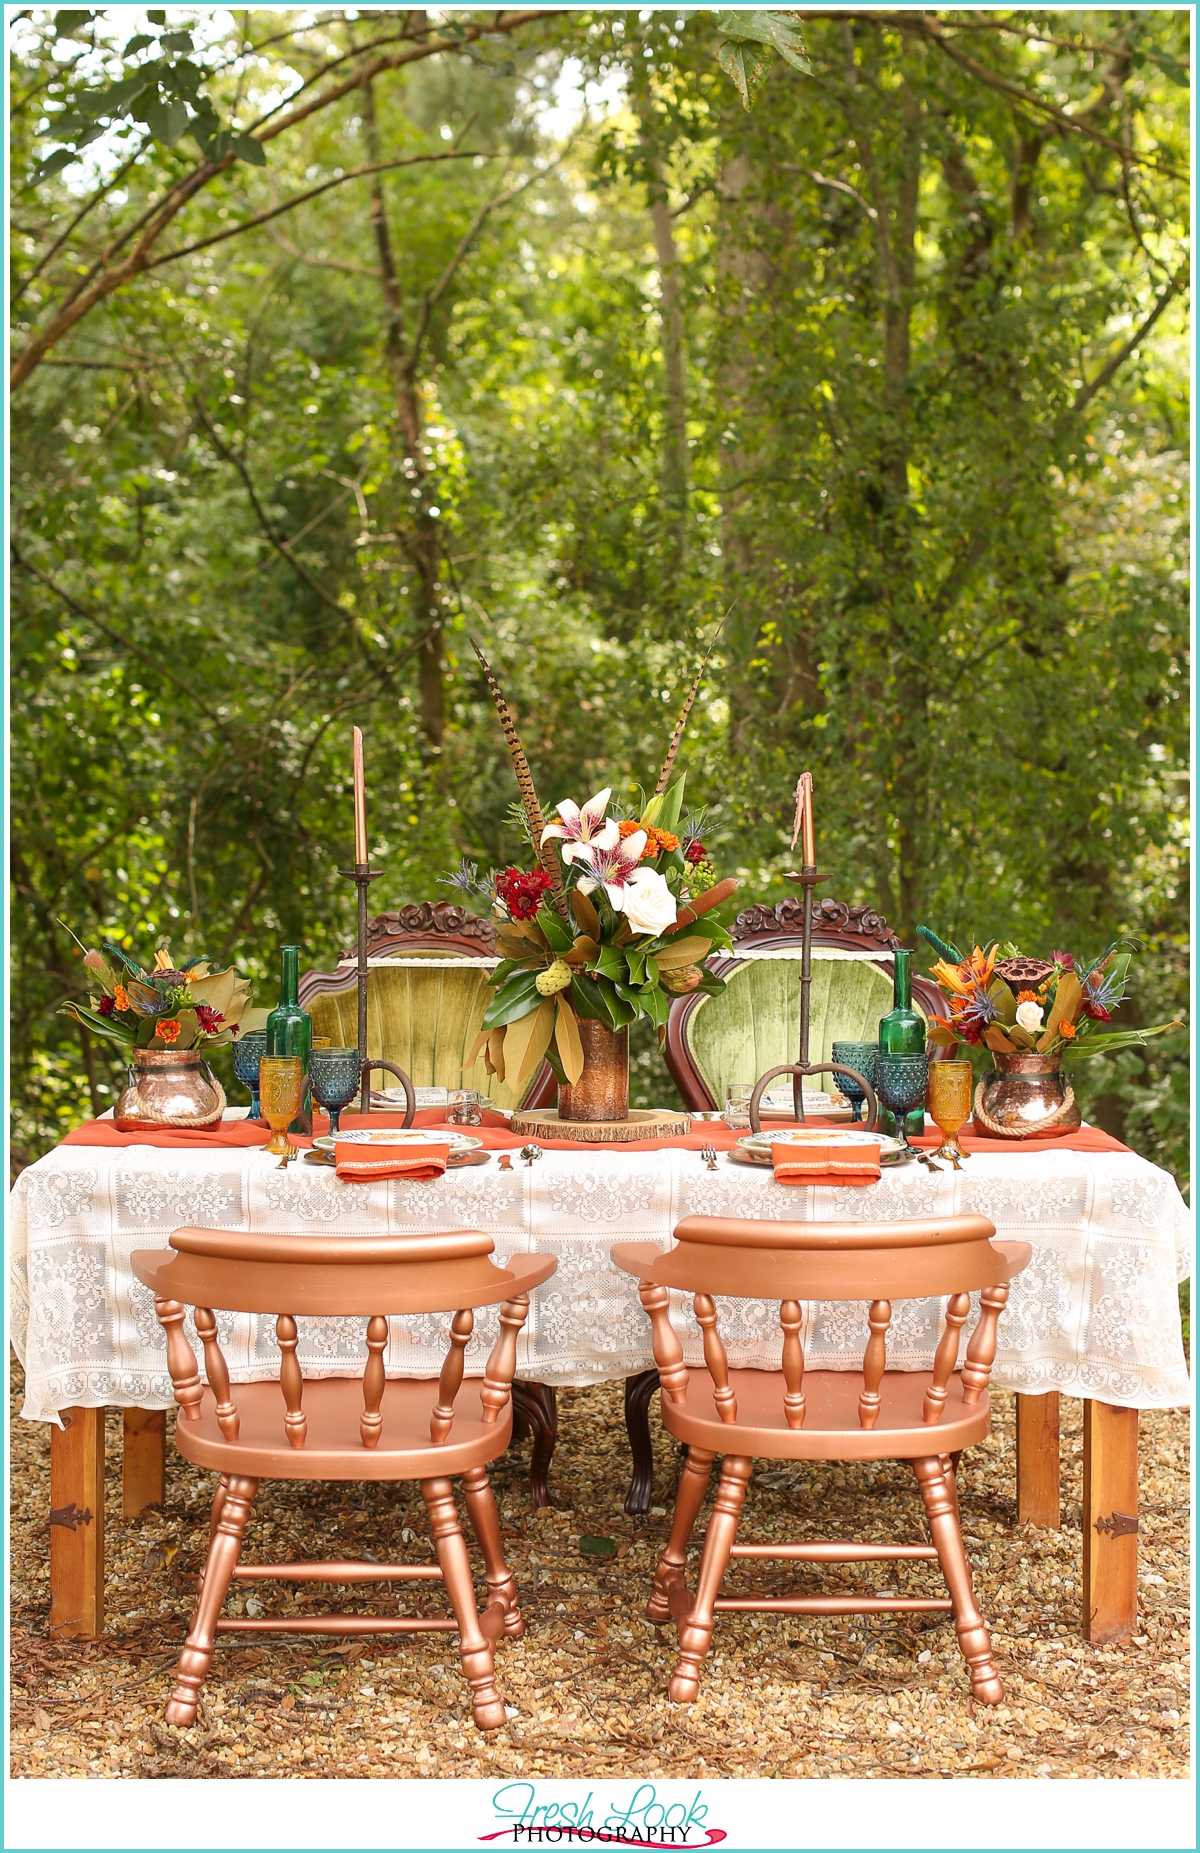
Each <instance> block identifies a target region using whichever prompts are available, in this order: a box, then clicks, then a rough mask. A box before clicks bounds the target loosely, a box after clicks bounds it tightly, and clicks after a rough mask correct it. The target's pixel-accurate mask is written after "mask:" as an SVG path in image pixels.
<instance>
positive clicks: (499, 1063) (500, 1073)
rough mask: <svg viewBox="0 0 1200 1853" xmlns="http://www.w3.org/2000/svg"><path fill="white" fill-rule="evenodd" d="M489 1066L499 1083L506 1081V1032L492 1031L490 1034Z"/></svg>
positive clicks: (488, 1047)
mask: <svg viewBox="0 0 1200 1853" xmlns="http://www.w3.org/2000/svg"><path fill="white" fill-rule="evenodd" d="M487 1066H488V1069H489V1071H490V1072H491V1073H492V1074H494V1075H495V1077H496V1079H497V1081H499V1082H501V1083H503V1080H504V1031H503V1030H502V1029H494V1030H491V1031H490V1032H489V1034H488V1046H487Z"/></svg>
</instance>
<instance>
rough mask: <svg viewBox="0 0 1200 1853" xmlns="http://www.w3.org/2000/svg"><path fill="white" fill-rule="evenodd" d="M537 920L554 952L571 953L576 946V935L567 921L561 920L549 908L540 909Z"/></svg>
mask: <svg viewBox="0 0 1200 1853" xmlns="http://www.w3.org/2000/svg"><path fill="white" fill-rule="evenodd" d="M535 918H536V920H537V924H538V925H539V926H540V927H541V929H542V932H543V933H544V934H545V935H546V938H547V939H548V940H549V941H550V947H551V950H552V951H554V952H570V950H571V947H572V946H573V945H574V944H575V935H574V933H572V931H571V929H570V927H569V926H568V925H567V923H566V921H565V920H561V919H560V918H559V916H558V915H557V914H556V913H553V912H552V911H551V909H550V908H548V907H539V909H538V911H537V914H536V916H535Z"/></svg>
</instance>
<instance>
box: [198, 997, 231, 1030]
mask: <svg viewBox="0 0 1200 1853" xmlns="http://www.w3.org/2000/svg"><path fill="white" fill-rule="evenodd" d="M196 1018H197V1021H198V1022H199V1024H200V1027H201V1029H202V1030H203V1031H204V1034H205V1035H206V1036H215V1035H216V1033H217V1026H218V1024H221V1023H223V1022H224V1021H225V1018H224V1017H223V1015H222V1014H221V1012H220V1011H219V1010H214V1009H213V1007H212V1005H211V1004H197V1005H196Z"/></svg>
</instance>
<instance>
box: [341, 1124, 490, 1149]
mask: <svg viewBox="0 0 1200 1853" xmlns="http://www.w3.org/2000/svg"><path fill="white" fill-rule="evenodd" d="M338 1138H339V1139H342V1140H344V1141H345V1142H346V1143H347V1144H350V1145H445V1144H446V1143H447V1142H449V1145H450V1150H451V1152H453V1153H455V1154H457V1153H459V1152H473V1151H475V1150H477V1148H478V1147H479V1146H481V1145H482V1144H483V1140H482V1139H474V1138H472V1137H471V1135H470V1133H466V1132H441V1131H439V1130H438V1129H437V1128H436V1127H433V1126H408V1127H392V1128H391V1129H390V1130H389V1128H387V1127H386V1126H378V1127H366V1126H363V1127H358V1128H356V1129H355V1130H354V1131H353V1132H339V1134H338ZM313 1144H314V1146H315V1147H316V1149H317V1150H318V1151H319V1152H331V1151H332V1150H333V1135H332V1133H328V1132H323V1133H321V1134H320V1135H319V1136H318V1137H317V1138H315V1139H314V1140H313Z"/></svg>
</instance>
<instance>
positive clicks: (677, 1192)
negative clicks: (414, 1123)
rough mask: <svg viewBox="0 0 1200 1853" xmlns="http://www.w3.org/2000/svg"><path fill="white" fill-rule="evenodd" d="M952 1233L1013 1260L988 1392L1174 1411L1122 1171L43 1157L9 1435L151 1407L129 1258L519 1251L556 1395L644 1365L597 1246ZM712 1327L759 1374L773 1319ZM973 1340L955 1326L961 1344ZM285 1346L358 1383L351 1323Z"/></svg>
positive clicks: (853, 1358) (1166, 1201)
mask: <svg viewBox="0 0 1200 1853" xmlns="http://www.w3.org/2000/svg"><path fill="white" fill-rule="evenodd" d="M969 1210H976V1211H980V1212H982V1213H983V1214H984V1215H986V1216H989V1217H990V1218H991V1220H992V1221H993V1222H994V1223H995V1224H996V1228H997V1230H998V1232H999V1234H1000V1235H1001V1236H1005V1237H1009V1238H1018V1239H1020V1240H1023V1241H1028V1242H1029V1243H1031V1244H1032V1247H1033V1259H1032V1261H1031V1262H1030V1265H1029V1267H1028V1268H1027V1269H1026V1270H1025V1272H1024V1273H1023V1274H1021V1275H1020V1276H1019V1277H1018V1279H1017V1280H1016V1281H1015V1283H1014V1285H1013V1288H1012V1293H1011V1296H1010V1298H1009V1303H1008V1307H1007V1310H1006V1311H1005V1313H1004V1316H1003V1318H1002V1319H1001V1322H1000V1343H999V1350H998V1352H997V1357H996V1367H995V1371H994V1373H993V1375H994V1381H995V1382H996V1383H997V1384H998V1385H1000V1386H1001V1387H1002V1388H1005V1389H1010V1390H1025V1391H1031V1392H1034V1393H1037V1392H1042V1391H1046V1390H1061V1391H1063V1392H1065V1393H1066V1394H1067V1395H1069V1396H1095V1397H1098V1398H1100V1399H1101V1400H1102V1401H1105V1402H1113V1403H1121V1404H1125V1405H1128V1406H1132V1407H1136V1408H1141V1409H1155V1408H1167V1407H1171V1406H1173V1405H1177V1404H1181V1403H1187V1402H1188V1401H1189V1400H1190V1385H1189V1380H1188V1374H1187V1366H1186V1363H1185V1359H1184V1355H1183V1348H1182V1342H1181V1338H1180V1331H1179V1318H1178V1310H1177V1303H1176V1284H1177V1282H1178V1281H1180V1280H1183V1279H1186V1278H1187V1276H1188V1274H1189V1272H1190V1266H1191V1257H1190V1250H1189V1244H1190V1237H1191V1217H1190V1214H1189V1212H1188V1210H1187V1208H1186V1207H1185V1205H1184V1203H1183V1200H1182V1198H1181V1197H1180V1195H1179V1192H1178V1190H1177V1189H1176V1186H1175V1183H1174V1181H1173V1180H1172V1179H1171V1178H1170V1177H1169V1176H1168V1175H1167V1174H1166V1173H1165V1172H1163V1171H1159V1170H1157V1169H1156V1168H1155V1167H1154V1166H1153V1165H1151V1164H1148V1163H1147V1162H1146V1161H1145V1160H1144V1159H1142V1158H1137V1157H1135V1156H1133V1155H1132V1154H1126V1153H1115V1152H1114V1153H1108V1152H1104V1153H1084V1152H1061V1151H1060V1152H1046V1151H1042V1152H1019V1153H1018V1152H1014V1153H1012V1154H1011V1155H1010V1154H1007V1153H1005V1154H995V1155H992V1154H987V1155H985V1154H981V1153H977V1154H976V1155H975V1156H974V1157H973V1158H971V1159H970V1160H969V1161H968V1163H967V1165H966V1166H965V1167H964V1169H963V1170H962V1171H961V1172H960V1173H954V1172H952V1171H946V1172H944V1173H942V1174H941V1175H938V1176H934V1175H931V1174H930V1173H929V1172H928V1171H926V1170H925V1169H924V1167H919V1166H913V1167H911V1168H910V1169H908V1170H905V1171H900V1172H885V1174H884V1177H883V1179H882V1181H881V1182H880V1183H879V1184H878V1185H876V1186H873V1187H871V1188H869V1189H865V1190H855V1189H841V1190H838V1189H825V1188H820V1189H816V1188H813V1187H810V1186H803V1187H800V1188H796V1187H794V1186H789V1185H783V1184H777V1183H776V1182H775V1180H774V1178H773V1176H772V1175H771V1173H770V1172H769V1171H759V1170H752V1169H750V1168H748V1167H745V1166H741V1165H734V1164H732V1163H731V1162H730V1161H729V1160H728V1159H727V1158H722V1159H721V1160H720V1163H719V1168H718V1170H716V1171H708V1170H707V1169H706V1168H705V1166H704V1164H703V1163H702V1161H701V1159H700V1157H699V1154H698V1153H696V1152H681V1151H661V1152H643V1153H628V1152H617V1151H611V1152H608V1151H599V1152H598V1151H594V1150H591V1149H587V1150H583V1151H580V1152H579V1153H577V1154H576V1153H570V1152H547V1153H546V1154H545V1156H544V1157H543V1158H542V1159H541V1160H539V1162H538V1163H536V1164H534V1165H532V1166H526V1165H524V1164H522V1163H521V1162H520V1161H519V1160H517V1161H516V1162H515V1164H514V1169H513V1170H512V1171H511V1172H503V1171H499V1170H497V1168H496V1165H495V1162H494V1161H493V1162H492V1163H491V1164H489V1165H487V1166H486V1167H482V1166H481V1167H479V1168H478V1169H471V1170H462V1171H456V1172H451V1173H449V1174H448V1175H447V1176H445V1177H443V1178H440V1179H438V1180H436V1181H434V1182H432V1183H413V1182H405V1181H402V1180H393V1181H391V1182H386V1183H376V1184H343V1183H341V1182H340V1181H339V1180H338V1178H337V1176H336V1174H335V1173H334V1172H333V1171H332V1170H326V1169H323V1168H321V1169H318V1168H317V1167H315V1166H310V1165H301V1164H296V1165H292V1166H290V1167H289V1168H288V1169H287V1170H286V1171H280V1170H279V1169H278V1167H277V1165H276V1163H275V1161H274V1160H273V1159H269V1158H266V1157H264V1155H263V1154H262V1153H261V1152H259V1151H245V1150H242V1149H230V1150H226V1151H213V1150H211V1149H210V1150H208V1151H194V1152H185V1151H166V1150H160V1149H156V1148H153V1147H150V1146H129V1147H126V1148H124V1149H123V1150H119V1151H117V1150H109V1149H107V1148H100V1147H89V1146H60V1147H59V1148H58V1149H57V1150H56V1151H54V1152H51V1153H48V1154H47V1156H46V1157H45V1158H42V1159H39V1161H38V1163H37V1164H35V1165H32V1166H30V1168H29V1169H28V1170H26V1171H24V1172H23V1173H22V1174H21V1176H20V1177H19V1178H18V1180H17V1183H16V1185H15V1187H14V1189H13V1192H12V1196H11V1199H10V1203H9V1231H10V1256H11V1260H10V1285H11V1311H12V1322H11V1330H12V1337H13V1342H14V1344H15V1346H16V1349H17V1352H18V1354H19V1355H20V1357H21V1359H22V1362H23V1363H24V1365H25V1373H26V1400H25V1408H24V1414H25V1415H26V1416H28V1417H30V1418H33V1419H35V1420H47V1419H49V1418H51V1417H52V1416H53V1415H54V1414H55V1412H56V1411H58V1410H59V1409H63V1408H66V1407H67V1406H69V1405H71V1404H85V1405H92V1406H97V1405H101V1404H106V1403H115V1404H118V1405H124V1406H126V1407H135V1408H144V1409H161V1408H166V1407H169V1406H170V1405H171V1403H172V1400H173V1399H172V1395H171V1385H170V1379H169V1377H168V1374H167V1368H166V1347H165V1341H164V1337H163V1333H162V1331H161V1328H160V1327H159V1324H158V1320H157V1318H156V1317H155V1313H154V1305H153V1301H152V1298H151V1295H150V1294H149V1292H148V1291H147V1290H146V1289H145V1288H144V1287H142V1286H140V1285H139V1284H138V1283H137V1281H136V1280H135V1279H134V1278H133V1274H132V1270H131V1268H130V1264H129V1256H130V1254H131V1252H132V1251H133V1250H134V1249H136V1248H164V1247H165V1246H166V1243H167V1237H168V1235H169V1234H170V1232H171V1230H172V1229H176V1228H179V1227H181V1226H182V1225H185V1224H199V1225H201V1226H205V1227H210V1228H216V1227H225V1228H234V1229H254V1230H292V1231H304V1230H310V1229H311V1230H312V1231H313V1233H314V1234H315V1235H320V1236H321V1237H323V1238H325V1237H328V1236H330V1235H333V1236H337V1235H341V1234H346V1235H362V1234H366V1233H373V1232H376V1231H389V1232H392V1233H397V1234H400V1233H405V1232H407V1233H411V1234H413V1235H418V1234H422V1233H425V1232H427V1231H430V1230H437V1229H456V1228H481V1229H486V1230H487V1231H488V1233H489V1234H490V1235H491V1236H492V1237H493V1238H494V1240H495V1243H496V1259H497V1260H503V1259H504V1258H505V1257H506V1256H508V1255H511V1254H514V1253H517V1252H519V1251H522V1250H533V1251H536V1252H538V1253H548V1254H555V1255H557V1256H558V1272H557V1273H556V1274H555V1275H554V1276H553V1277H552V1278H551V1279H550V1280H548V1281H547V1282H546V1283H545V1285H544V1286H542V1287H540V1288H539V1289H538V1290H537V1292H536V1293H535V1294H534V1295H533V1300H532V1306H531V1310H530V1315H529V1319H528V1321H527V1324H526V1327H525V1331H524V1333H523V1335H522V1338H521V1342H520V1350H519V1354H518V1358H519V1361H518V1370H519V1372H520V1374H521V1375H522V1376H524V1377H528V1378H532V1379H534V1380H536V1381H541V1382H545V1383H554V1384H579V1383H593V1382H597V1381H599V1380H602V1379H604V1378H612V1377H623V1376H627V1375H630V1374H632V1373H633V1372H635V1371H639V1370H645V1369H646V1368H648V1367H649V1366H650V1365H651V1364H652V1363H653V1361H654V1360H653V1356H652V1353H651V1350H650V1342H649V1323H648V1321H647V1319H646V1316H645V1313H644V1312H643V1311H642V1308H641V1306H640V1304H639V1302H638V1297H637V1287H636V1283H635V1282H634V1281H633V1280H632V1279H631V1278H630V1277H629V1276H628V1275H626V1274H623V1273H621V1272H620V1270H619V1269H617V1268H615V1267H614V1266H613V1264H612V1261H611V1259H610V1257H609V1250H610V1248H611V1246H612V1244H613V1243H614V1242H615V1241H623V1240H629V1239H641V1240H647V1239H649V1240H652V1241H655V1242H657V1243H658V1244H659V1245H660V1246H662V1247H664V1248H665V1247H666V1246H668V1244H669V1242H670V1238H671V1230H672V1228H673V1227H674V1225H675V1223H676V1222H678V1221H679V1220H680V1218H682V1217H684V1216H690V1215H706V1214H707V1215H713V1214H719V1215H735V1216H748V1217H754V1218H759V1219H764V1220H770V1219H772V1218H784V1219H789V1220H793V1221H798V1222H813V1221H827V1220H832V1219H837V1218H859V1219H867V1220H870V1221H885V1220H888V1219H891V1218H897V1217H906V1216H912V1215H916V1214H922V1215H926V1214H936V1215H943V1216H948V1215H952V1214H954V1213H956V1212H959V1211H969ZM282 1310H286V1308H284V1309H282ZM720 1313H721V1330H722V1333H723V1335H724V1338H725V1341H726V1345H727V1347H728V1351H729V1357H730V1362H731V1363H732V1364H733V1365H735V1366H750V1367H754V1366H758V1367H760V1368H765V1369H772V1370H774V1369H778V1367H779V1358H780V1345H781V1334H780V1330H779V1307H778V1304H777V1303H775V1302H767V1301H760V1300H730V1299H726V1300H724V1301H722V1303H721V1305H720ZM941 1315H942V1306H941V1305H940V1303H938V1302H935V1301H921V1300H913V1301H907V1302H903V1303H898V1304H897V1305H896V1306H895V1307H894V1309H893V1319H892V1326H891V1330H890V1332H889V1334H888V1361H889V1363H890V1364H892V1365H894V1366H896V1367H897V1368H901V1369H910V1370H921V1369H928V1368H929V1367H930V1365H931V1363H932V1357H933V1350H934V1347H935V1345H936V1343H937V1335H938V1330H939V1326H940V1320H941ZM672 1316H673V1318H674V1320H675V1323H676V1325H677V1328H678V1330H679V1332H680V1334H681V1336H682V1337H683V1340H684V1344H685V1348H686V1352H687V1356H688V1359H689V1361H691V1362H695V1363H699V1362H700V1361H701V1357H702V1353H701V1347H700V1342H699V1335H698V1332H697V1328H696V1326H695V1322H694V1320H693V1318H692V1314H691V1309H690V1306H687V1305H685V1304H684V1302H683V1300H682V1298H680V1299H679V1303H678V1304H677V1305H676V1306H675V1307H674V1308H673V1314H672ZM496 1320H497V1314H496V1310H495V1309H494V1308H492V1309H487V1310H484V1311H483V1312H481V1313H480V1314H479V1315H478V1317H477V1321H476V1331H475V1336H474V1338H473V1339H472V1342H471V1345H470V1347H469V1349H468V1353H467V1367H468V1369H469V1370H479V1369H481V1368H482V1365H483V1362H484V1359H485V1358H486V1356H487V1352H488V1350H489V1348H490V1346H491V1344H492V1341H493V1339H494V1337H495V1332H496ZM973 1323H974V1314H973V1315H972V1319H971V1320H970V1321H969V1322H968V1327H967V1330H968V1332H969V1330H970V1327H971V1325H973ZM299 1324H300V1359H301V1363H302V1365H303V1367H304V1369H305V1371H306V1372H307V1373H308V1374H310V1375H314V1376H320V1375H326V1376H329V1375H339V1374H346V1373H351V1372H356V1371H359V1370H361V1368H362V1366H363V1363H364V1362H365V1359H366V1340H365V1321H364V1320H361V1319H302V1320H301V1321H300V1322H299ZM219 1325H220V1330H221V1335H222V1342H223V1346H224V1349H225V1353H226V1357H227V1359H228V1362H229V1366H230V1373H231V1375H232V1377H233V1378H234V1380H235V1381H237V1382H247V1381H253V1380H255V1379H261V1378H264V1377H273V1376H274V1375H275V1374H276V1372H277V1370H278V1365H279V1352H278V1349H277V1347H276V1345H275V1336H274V1322H273V1320H271V1319H269V1318H262V1317H259V1316H257V1315H248V1314H222V1315H221V1316H220V1318H219ZM448 1327H449V1316H448V1315H443V1314H438V1315H431V1316H430V1317H428V1318H421V1319H416V1318H414V1319H398V1318H397V1319H393V1320H392V1321H391V1340H390V1345H389V1349H388V1354H387V1367H388V1369H389V1370H390V1371H392V1372H404V1373H406V1374H407V1373H413V1374H422V1375H424V1374H428V1375H431V1376H432V1375H435V1374H436V1373H437V1371H438V1370H439V1368H440V1366H441V1360H442V1357H443V1355H444V1352H445V1346H446V1341H447V1332H448ZM188 1329H189V1331H190V1330H191V1328H190V1324H189V1328H188ZM194 1336H195V1335H194V1333H192V1338H193V1342H194ZM866 1337H867V1324H866V1303H865V1302H863V1303H861V1304H840V1305H835V1304H822V1303H813V1304H810V1305H806V1306H805V1308H804V1326H803V1332H802V1340H803V1344H804V1354H805V1360H806V1362H807V1364H808V1365H809V1366H810V1367H812V1368H814V1369H821V1368H824V1369H836V1368H845V1369H857V1368H859V1367H860V1365H861V1358H862V1349H863V1345H864V1343H865V1340H866Z"/></svg>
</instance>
